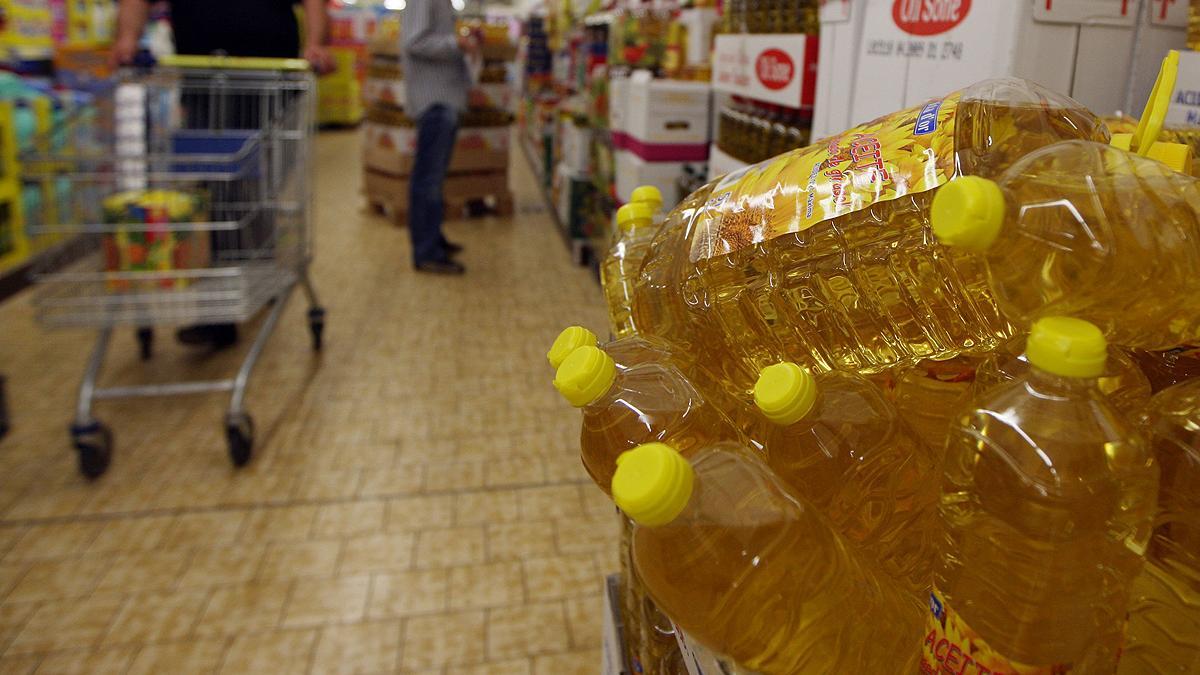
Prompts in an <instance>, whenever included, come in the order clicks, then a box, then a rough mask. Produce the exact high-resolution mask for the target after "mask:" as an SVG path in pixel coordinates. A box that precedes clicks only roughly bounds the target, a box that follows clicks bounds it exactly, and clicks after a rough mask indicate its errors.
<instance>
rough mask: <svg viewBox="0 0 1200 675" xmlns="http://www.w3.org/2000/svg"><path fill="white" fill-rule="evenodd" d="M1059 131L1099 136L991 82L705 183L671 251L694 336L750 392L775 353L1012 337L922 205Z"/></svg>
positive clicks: (967, 259) (862, 351)
mask: <svg viewBox="0 0 1200 675" xmlns="http://www.w3.org/2000/svg"><path fill="white" fill-rule="evenodd" d="M1064 138H1090V139H1095V140H1100V141H1107V140H1108V132H1107V130H1106V128H1105V127H1104V125H1103V123H1101V122H1100V121H1099V119H1098V118H1096V117H1095V116H1094V115H1092V113H1090V112H1089V111H1088V110H1087V109H1086V108H1084V107H1083V106H1082V105H1080V104H1078V103H1076V102H1075V101H1072V100H1071V99H1069V98H1066V97H1062V96H1060V95H1057V94H1054V93H1053V92H1050V91H1048V90H1046V89H1043V88H1041V87H1039V86H1037V85H1035V84H1033V83H1030V82H1026V81H1024V80H1018V79H1013V78H1006V79H999V80H987V81H984V82H981V83H979V84H977V85H974V86H972V87H969V88H968V89H966V90H963V91H962V92H959V93H955V94H952V95H950V96H947V97H945V98H943V99H937V100H933V101H930V102H929V103H927V104H925V105H923V106H918V107H915V108H913V109H909V110H905V111H900V112H897V113H893V114H891V115H888V116H885V117H883V118H880V119H879V120H876V121H875V122H873V123H871V124H868V125H864V126H861V127H856V128H854V129H851V130H848V131H847V132H844V133H843V134H840V135H838V136H835V137H832V138H829V139H825V141H824V142H823V143H821V144H817V145H811V146H808V147H807V148H801V149H798V150H794V151H791V152H788V153H786V154H784V155H781V156H780V157H777V158H775V159H773V160H771V161H768V162H763V163H762V164H758V165H754V166H751V167H749V168H747V169H745V170H743V171H741V172H735V173H733V174H729V175H727V176H725V177H724V178H722V179H721V180H720V181H718V182H717V183H716V184H714V185H712V186H711V190H710V191H709V192H708V193H707V196H706V198H705V206H704V208H702V209H701V210H700V211H699V212H698V213H697V215H696V217H695V218H694V221H695V222H693V223H692V224H691V225H690V228H689V229H690V233H689V236H688V238H687V239H686V240H684V241H682V242H680V243H681V246H679V247H678V248H676V249H675V250H674V251H673V252H668V255H670V254H673V255H676V256H678V257H682V258H685V259H686V260H687V262H686V263H685V264H683V265H680V266H679V268H678V271H679V272H681V273H682V274H683V275H684V278H682V279H678V280H677V281H675V282H674V286H676V287H678V288H681V289H684V290H683V293H685V294H686V296H687V297H688V298H689V300H688V302H687V307H688V308H689V309H690V310H691V311H692V312H693V313H694V314H695V318H694V319H693V321H694V323H696V324H697V325H698V326H699V328H698V329H697V331H698V332H709V333H719V334H722V335H725V336H727V338H728V340H727V341H728V343H729V344H728V346H729V349H730V351H729V352H728V353H724V354H722V355H721V358H720V360H721V362H723V363H731V364H732V363H736V364H741V367H740V368H726V372H725V373H724V374H725V376H726V377H728V378H729V379H728V382H727V384H728V386H730V387H731V388H735V389H746V388H749V387H750V386H752V384H753V378H754V376H755V375H756V374H757V373H758V371H759V370H760V369H761V368H763V367H765V366H766V365H769V362H764V358H767V357H769V356H770V355H772V354H775V355H782V356H783V357H784V358H785V359H787V360H791V361H795V362H797V363H800V364H802V365H806V366H811V367H813V368H814V369H816V370H835V369H836V370H850V371H858V372H860V373H864V374H869V373H876V372H879V371H882V370H886V369H889V368H893V367H900V366H909V365H912V364H914V363H916V362H917V361H919V360H921V359H946V358H950V357H952V356H955V355H957V354H959V353H963V352H981V351H986V350H988V349H990V348H991V347H993V346H994V345H995V344H997V343H998V342H999V341H1000V340H1003V339H1006V338H1007V337H1009V335H1010V331H1011V328H1010V327H1009V325H1008V324H1007V323H1006V322H1005V321H1004V320H1003V319H1002V318H1001V317H1000V315H999V312H998V311H997V309H996V307H995V304H994V303H993V301H992V298H991V294H990V293H989V291H988V288H987V283H986V277H985V275H984V270H983V266H982V265H981V264H980V263H979V261H978V260H976V259H975V258H974V257H973V256H971V255H969V254H966V253H965V252H962V251H955V250H947V249H945V248H943V247H940V246H938V245H937V244H936V242H935V240H934V238H933V237H932V235H931V232H930V225H929V211H930V205H931V202H932V201H933V198H934V195H935V194H938V193H939V192H940V190H943V189H945V187H946V185H947V184H952V183H953V181H952V182H951V183H947V182H946V181H949V179H950V178H951V177H953V176H954V175H956V174H957V173H958V172H961V173H966V174H980V173H982V174H984V175H995V173H996V172H998V171H999V170H1001V169H1003V168H1004V167H1006V166H1008V165H1009V164H1010V163H1012V162H1013V161H1015V160H1016V159H1017V158H1019V157H1021V156H1024V155H1025V154H1027V153H1028V152H1030V151H1031V150H1034V149H1036V148H1038V147H1042V146H1044V145H1047V144H1050V143H1053V142H1055V141H1058V140H1061V139H1064ZM810 178H813V179H814V180H815V185H814V186H813V187H808V186H810ZM810 198H811V199H810ZM659 254H660V255H661V253H659ZM652 255H654V254H653V253H652ZM649 264H650V259H649V258H648V259H647V265H649ZM664 285H670V284H664ZM664 337H668V339H669V336H664ZM776 360H778V359H776ZM746 373H750V375H749V382H747V381H745V380H743V379H741V378H743V377H746Z"/></svg>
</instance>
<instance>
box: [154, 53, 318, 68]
mask: <svg viewBox="0 0 1200 675" xmlns="http://www.w3.org/2000/svg"><path fill="white" fill-rule="evenodd" d="M158 65H160V66H166V67H167V68H205V69H221V70H224V69H230V68H232V69H237V70H287V71H306V70H308V69H309V65H308V61H305V60H304V59H272V58H266V57H258V56H196V55H191V54H173V55H170V56H163V57H162V58H160V59H159V60H158Z"/></svg>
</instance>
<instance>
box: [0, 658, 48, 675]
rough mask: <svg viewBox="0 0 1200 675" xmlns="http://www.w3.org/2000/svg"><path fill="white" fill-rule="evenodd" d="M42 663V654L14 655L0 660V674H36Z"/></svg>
mask: <svg viewBox="0 0 1200 675" xmlns="http://www.w3.org/2000/svg"><path fill="white" fill-rule="evenodd" d="M41 662H42V655H41V654H14V655H12V656H5V657H3V658H0V673H5V675H28V674H29V673H32V672H35V671H36V669H37V667H38V664H40V663H41Z"/></svg>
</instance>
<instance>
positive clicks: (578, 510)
mask: <svg viewBox="0 0 1200 675" xmlns="http://www.w3.org/2000/svg"><path fill="white" fill-rule="evenodd" d="M517 494H518V496H519V497H520V500H521V516H522V517H523V518H526V519H528V520H535V519H537V518H545V517H546V516H547V515H550V514H553V516H554V517H555V518H572V517H580V516H582V515H583V504H582V502H581V501H580V499H579V486H577V485H545V486H540V487H532V488H524V489H522V490H519V491H518V493H517Z"/></svg>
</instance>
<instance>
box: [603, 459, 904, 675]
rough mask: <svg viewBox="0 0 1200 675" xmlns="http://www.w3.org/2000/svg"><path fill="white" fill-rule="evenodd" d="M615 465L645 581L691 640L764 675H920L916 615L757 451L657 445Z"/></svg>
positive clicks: (616, 491) (618, 493) (618, 495)
mask: <svg viewBox="0 0 1200 675" xmlns="http://www.w3.org/2000/svg"><path fill="white" fill-rule="evenodd" d="M618 463H619V466H618V469H617V472H616V475H615V476H614V478H613V486H612V494H613V497H614V499H615V500H616V502H617V505H618V506H619V507H621V509H622V510H623V511H624V512H625V513H626V514H628V515H629V517H630V518H632V519H633V520H634V521H636V522H637V523H638V527H637V528H636V529H635V530H634V535H633V554H634V563H635V565H636V567H637V570H638V573H639V574H640V575H641V577H642V579H643V580H644V582H645V584H646V588H647V589H648V590H649V592H650V594H651V596H652V597H653V598H654V600H655V602H656V603H658V606H659V607H661V608H662V609H663V611H665V612H666V613H667V615H669V616H670V617H671V618H672V619H674V621H675V623H676V624H677V625H678V626H679V627H680V628H682V629H684V630H685V631H687V633H688V635H689V636H690V637H692V638H695V639H696V640H697V641H699V642H700V643H701V644H703V645H705V646H706V647H708V648H709V649H711V650H713V651H714V652H717V653H719V654H721V655H723V656H725V657H728V658H730V659H731V660H733V661H735V662H736V663H737V665H738V666H740V667H743V668H746V669H748V670H751V671H754V672H759V673H764V674H768V675H774V674H780V675H782V674H787V673H834V672H846V673H911V672H915V670H914V667H915V664H916V659H917V649H916V645H915V644H914V641H913V636H914V635H916V634H918V633H919V632H920V609H919V608H918V607H917V606H916V605H915V604H914V603H913V602H912V601H911V600H910V599H909V598H907V597H906V596H905V595H904V594H903V593H902V592H901V591H899V590H898V589H897V588H895V587H894V586H893V585H892V583H891V582H890V581H888V580H886V579H883V578H881V577H880V576H879V575H878V574H876V573H875V572H874V571H873V570H872V569H871V567H870V565H869V564H867V563H865V562H862V561H861V560H860V559H859V557H858V555H857V553H856V552H855V551H854V549H853V548H852V547H851V546H850V545H849V544H847V543H846V542H845V541H844V540H843V539H842V538H841V537H840V536H839V535H838V534H837V533H836V532H834V530H833V529H831V528H830V526H829V525H828V523H827V521H825V519H823V518H822V517H821V516H819V515H818V514H817V511H816V509H815V508H814V507H813V506H811V505H810V504H809V503H808V502H807V501H805V500H804V499H803V498H798V497H796V496H795V495H793V494H792V493H790V491H789V490H788V489H787V488H786V487H785V486H784V484H783V483H782V482H781V481H780V480H779V479H778V478H776V477H775V475H774V474H772V472H771V470H770V469H769V468H768V467H767V466H766V465H765V464H763V462H762V460H761V459H760V458H759V457H758V456H757V455H755V454H754V453H753V452H752V451H750V450H748V449H746V448H744V447H743V446H740V445H738V444H734V443H725V444H717V445H714V446H709V447H705V448H702V449H698V450H697V451H696V452H695V453H694V454H693V455H692V457H691V458H690V460H689V459H685V458H684V456H683V455H681V454H679V453H678V452H676V451H675V450H674V449H673V448H671V447H669V446H667V445H664V444H662V443H651V444H648V445H642V446H639V447H637V448H635V449H633V450H631V451H629V452H627V453H625V454H624V455H622V456H621V458H620V459H619V460H618Z"/></svg>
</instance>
